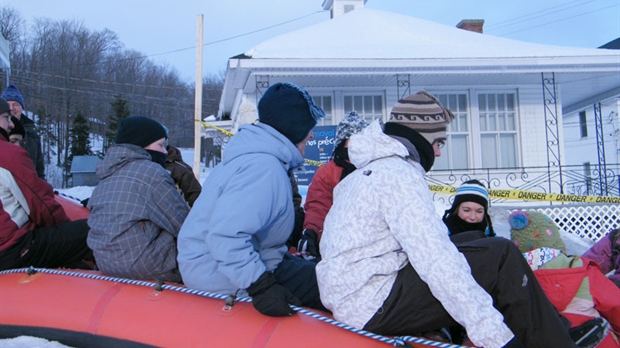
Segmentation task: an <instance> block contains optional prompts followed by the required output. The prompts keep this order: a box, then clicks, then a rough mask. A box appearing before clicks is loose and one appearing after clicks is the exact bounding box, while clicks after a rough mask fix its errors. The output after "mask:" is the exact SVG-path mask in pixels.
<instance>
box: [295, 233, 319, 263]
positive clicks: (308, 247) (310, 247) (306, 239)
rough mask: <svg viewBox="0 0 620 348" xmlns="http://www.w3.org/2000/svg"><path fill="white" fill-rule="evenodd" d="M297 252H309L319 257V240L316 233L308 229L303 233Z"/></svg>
mask: <svg viewBox="0 0 620 348" xmlns="http://www.w3.org/2000/svg"><path fill="white" fill-rule="evenodd" d="M297 252H307V253H308V254H310V255H312V256H314V257H319V240H318V236H317V234H316V232H314V231H313V230H311V229H308V228H306V229H304V230H303V231H302V232H301V238H300V239H299V242H298V243H297Z"/></svg>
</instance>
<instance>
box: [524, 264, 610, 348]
mask: <svg viewBox="0 0 620 348" xmlns="http://www.w3.org/2000/svg"><path fill="white" fill-rule="evenodd" d="M556 267H560V268H556ZM534 274H535V275H536V279H538V282H539V283H540V285H541V286H542V288H543V290H544V291H545V294H547V297H548V298H549V300H550V301H551V303H553V305H554V306H555V308H556V309H557V310H558V311H559V312H560V313H561V314H562V315H563V316H565V317H566V318H568V320H570V321H571V324H572V325H571V327H575V326H578V325H581V324H583V323H584V322H586V321H587V320H589V319H591V318H594V317H597V316H599V314H600V316H601V317H603V318H605V319H607V321H609V323H610V324H611V326H612V329H613V332H614V333H615V334H616V335H618V334H620V289H619V288H618V287H616V286H615V284H614V283H613V282H611V281H610V280H609V279H607V278H606V277H605V275H604V274H603V273H602V272H601V270H600V267H599V265H598V264H596V262H594V261H592V260H589V259H587V258H583V257H581V258H580V257H579V256H566V255H564V254H562V255H560V256H558V257H557V258H555V259H553V260H552V261H549V262H548V263H546V264H545V265H544V266H543V268H542V269H538V270H536V271H534ZM597 347H598V348H608V347H620V344H618V342H617V341H616V339H615V338H614V337H613V336H612V335H611V334H609V335H608V336H607V337H606V338H605V339H604V340H603V341H602V342H601V343H599V345H598V346H597Z"/></svg>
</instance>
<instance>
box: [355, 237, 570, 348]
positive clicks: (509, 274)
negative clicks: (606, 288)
mask: <svg viewBox="0 0 620 348" xmlns="http://www.w3.org/2000/svg"><path fill="white" fill-rule="evenodd" d="M456 245H457V247H458V248H459V251H461V253H463V255H464V256H465V258H466V259H467V261H468V263H469V265H470V268H471V270H472V275H473V277H474V279H476V282H478V284H480V286H481V287H482V288H484V289H485V290H486V291H487V292H488V293H489V294H490V295H491V297H492V298H493V301H494V306H495V307H496V308H497V309H498V310H499V311H500V312H501V313H502V314H503V315H504V321H505V322H506V324H507V325H508V327H510V329H511V330H512V331H513V332H514V333H515V335H516V336H517V337H518V338H519V339H520V340H521V341H522V342H524V343H525V345H526V346H527V347H575V344H574V343H573V341H572V340H571V339H570V336H569V335H568V330H567V329H566V327H565V325H563V323H562V321H561V320H560V316H559V314H558V312H557V311H556V309H555V308H554V307H553V305H552V304H551V303H550V302H549V300H548V299H547V296H546V295H545V293H544V292H543V290H542V288H541V287H540V284H538V281H537V280H536V278H535V276H534V274H533V273H532V271H531V269H530V267H529V266H528V265H527V262H525V259H524V258H523V255H522V254H521V253H520V252H519V250H518V249H517V248H516V247H515V245H514V244H513V243H512V242H511V241H509V240H507V239H504V238H499V237H498V238H482V239H477V240H473V241H467V242H463V243H456ZM455 324H456V322H455V321H454V319H452V318H451V316H450V315H449V314H448V313H447V312H446V311H445V309H444V308H443V306H442V305H441V303H440V302H439V301H438V300H437V299H436V298H435V297H434V296H433V295H432V293H431V292H430V289H429V288H428V286H427V285H426V283H424V282H423V281H422V280H421V279H420V277H419V276H418V274H417V272H416V271H415V270H414V269H413V267H411V265H407V266H406V267H405V268H403V269H402V270H401V271H400V272H399V273H398V276H397V278H396V281H395V283H394V285H393V287H392V291H391V292H390V295H389V296H388V298H387V299H386V300H385V302H384V304H383V306H382V307H381V308H380V309H379V310H378V311H377V313H376V314H375V315H374V316H373V317H372V318H371V320H370V321H369V322H368V323H367V324H366V325H365V326H364V329H365V330H368V331H371V332H375V333H379V334H383V335H418V334H420V333H422V332H425V331H431V330H437V329H440V328H442V327H449V326H452V325H455Z"/></svg>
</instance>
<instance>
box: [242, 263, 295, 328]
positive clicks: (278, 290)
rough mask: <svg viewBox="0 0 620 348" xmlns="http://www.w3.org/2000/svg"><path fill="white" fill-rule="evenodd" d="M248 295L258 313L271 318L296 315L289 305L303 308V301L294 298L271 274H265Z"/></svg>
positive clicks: (254, 284) (250, 288)
mask: <svg viewBox="0 0 620 348" xmlns="http://www.w3.org/2000/svg"><path fill="white" fill-rule="evenodd" d="M248 294H249V295H250V296H251V297H252V305H254V308H256V310H257V311H259V312H261V313H262V314H264V315H268V316H270V317H285V316H290V315H293V314H295V311H294V310H293V309H292V308H291V307H290V306H289V305H288V304H289V303H290V304H292V305H294V306H301V305H302V303H301V301H300V300H299V299H298V298H297V297H295V296H293V294H291V292H290V291H288V289H287V288H285V287H283V286H282V285H280V284H278V281H277V280H276V277H275V276H274V275H273V273H271V272H265V273H263V274H262V275H261V276H260V277H259V278H258V279H257V280H256V281H255V282H254V283H252V285H250V287H249V288H248Z"/></svg>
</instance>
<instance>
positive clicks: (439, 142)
mask: <svg viewBox="0 0 620 348" xmlns="http://www.w3.org/2000/svg"><path fill="white" fill-rule="evenodd" d="M435 144H437V147H438V148H440V149H442V148H443V147H444V146H445V145H446V139H435V141H433V144H432V145H435Z"/></svg>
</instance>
